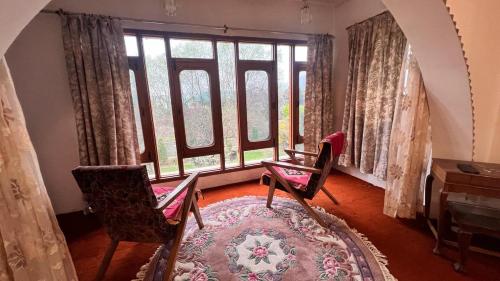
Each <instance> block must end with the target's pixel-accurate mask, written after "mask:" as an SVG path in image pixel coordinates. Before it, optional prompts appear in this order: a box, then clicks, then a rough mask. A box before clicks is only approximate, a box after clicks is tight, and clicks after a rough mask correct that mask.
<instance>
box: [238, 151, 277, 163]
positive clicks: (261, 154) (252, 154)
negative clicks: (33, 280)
mask: <svg viewBox="0 0 500 281" xmlns="http://www.w3.org/2000/svg"><path fill="white" fill-rule="evenodd" d="M273 152H274V149H273V148H272V147H269V148H263V149H256V150H249V151H245V152H244V155H245V165H253V164H260V161H262V160H273Z"/></svg>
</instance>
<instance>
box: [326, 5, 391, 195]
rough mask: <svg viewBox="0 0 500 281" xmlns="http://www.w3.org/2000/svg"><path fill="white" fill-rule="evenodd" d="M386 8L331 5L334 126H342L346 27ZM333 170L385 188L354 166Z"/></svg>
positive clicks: (382, 182)
mask: <svg viewBox="0 0 500 281" xmlns="http://www.w3.org/2000/svg"><path fill="white" fill-rule="evenodd" d="M385 10H386V7H385V6H384V4H382V2H381V1H379V0H350V1H346V2H343V3H342V4H341V5H338V6H336V7H335V24H334V26H335V54H334V61H335V63H334V74H333V76H334V82H333V85H334V92H335V100H334V106H335V128H336V130H341V129H342V119H343V116H344V102H345V92H346V84H347V70H348V65H349V46H348V36H347V30H346V28H347V27H349V26H351V25H353V24H355V23H358V22H360V21H363V20H366V19H368V18H370V17H373V16H375V15H377V14H380V13H382V12H383V11H385ZM337 169H339V170H341V171H343V172H345V173H347V174H350V175H352V176H355V177H357V178H360V179H362V180H364V181H367V182H369V183H371V184H373V185H375V186H378V187H385V181H383V180H379V179H378V178H377V177H375V176H373V175H370V174H363V173H361V172H360V171H359V169H357V168H352V167H349V168H346V167H340V166H339V167H337Z"/></svg>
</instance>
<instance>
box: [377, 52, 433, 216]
mask: <svg viewBox="0 0 500 281" xmlns="http://www.w3.org/2000/svg"><path fill="white" fill-rule="evenodd" d="M429 120H430V116H429V107H428V104H427V97H426V91H425V87H424V82H423V80H422V75H421V74H420V69H419V67H418V64H417V61H416V59H415V57H414V56H413V55H412V53H411V48H410V47H408V48H407V51H406V55H405V60H404V63H403V68H402V70H401V76H400V79H399V86H398V92H397V97H396V106H395V113H394V122H393V125H392V132H391V141H390V145H389V151H390V152H389V160H388V165H389V170H388V174H387V185H386V189H385V201H384V214H386V215H389V216H391V217H400V218H415V217H416V214H417V212H418V211H422V206H423V194H424V183H425V176H426V172H427V166H428V164H429V159H430V154H431V130H430V123H429Z"/></svg>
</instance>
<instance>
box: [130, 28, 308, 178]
mask: <svg viewBox="0 0 500 281" xmlns="http://www.w3.org/2000/svg"><path fill="white" fill-rule="evenodd" d="M124 35H132V36H136V39H137V46H138V50H139V55H138V56H137V57H128V60H129V68H130V69H131V70H132V71H134V74H135V78H136V85H137V95H138V101H139V111H140V113H141V124H142V128H143V137H144V145H145V151H144V153H142V154H141V162H143V163H146V162H153V164H154V167H155V178H154V179H151V181H152V182H153V183H159V182H165V181H172V180H178V179H183V178H186V177H187V176H188V174H186V173H185V169H184V159H186V158H190V157H198V156H206V155H213V154H219V156H220V168H219V169H215V170H214V169H212V170H205V171H202V172H201V173H202V175H215V174H221V173H227V172H236V171H243V170H248V169H253V168H258V167H262V164H260V163H258V164H251V165H249V164H247V165H245V160H244V152H245V151H249V150H255V149H261V148H273V151H274V153H273V159H274V160H278V159H279V155H278V154H279V142H278V95H277V90H278V89H277V64H278V60H277V46H278V45H288V46H290V60H291V62H292V63H291V65H290V68H291V69H290V76H291V83H290V84H291V85H290V101H289V102H290V106H292V107H293V110H291V112H290V121H289V122H290V141H289V144H290V148H291V149H293V148H294V147H295V144H297V143H302V142H303V138H302V137H301V136H299V135H298V124H299V123H298V122H299V120H298V73H299V71H302V70H305V66H306V65H307V62H296V61H295V46H304V45H306V41H305V40H293V39H292V40H288V39H274V38H256V37H244V36H225V35H212V34H198V33H181V32H167V31H152V30H141V29H124ZM144 37H156V38H162V39H163V40H164V43H165V51H166V61H167V68H168V70H167V71H168V77H169V85H170V97H171V102H172V114H173V118H174V119H173V120H174V132H175V138H176V148H177V160H178V161H177V163H178V168H179V174H178V175H168V176H161V175H160V165H159V160H158V158H159V157H158V151H157V146H156V137H155V129H154V120H153V115H152V106H151V100H150V95H149V88H148V82H147V74H146V65H145V56H144V49H143V43H142V38H144ZM172 38H175V39H188V40H208V41H211V43H212V52H213V56H212V58H211V59H206V58H173V57H172V56H171V49H170V39H172ZM217 42H227V43H233V44H234V50H235V56H234V59H235V71H236V73H235V77H236V81H235V82H236V102H237V105H236V108H237V111H238V112H237V116H238V122H237V124H238V139H239V141H238V142H239V145H238V154H239V166H235V167H226V166H225V155H224V136H223V127H222V126H223V125H222V108H221V96H220V94H221V93H220V85H219V82H220V80H219V65H218V53H217ZM239 43H257V44H270V45H272V48H273V49H272V52H273V59H272V60H270V61H265V60H240V56H239ZM182 70H205V71H207V73H208V74H209V77H210V88H211V95H210V97H211V105H212V122H213V130H214V132H213V133H214V144H213V145H211V146H208V147H201V148H189V147H188V146H187V143H186V136H185V127H184V120H183V119H184V115H183V112H182V99H181V98H182V97H181V92H180V91H181V90H180V83H179V81H178V80H179V79H178V78H179V76H178V74H180V72H181V71H182ZM248 70H257V71H259V70H263V71H266V72H267V74H268V78H269V99H270V101H269V106H270V122H269V123H270V124H269V125H270V131H269V132H270V139H268V140H265V141H258V142H250V141H249V140H248V130H247V128H248V127H247V126H248V124H247V120H246V96H245V83H244V82H242V81H244V76H245V72H246V71H248ZM242 78H243V80H241V79H242ZM176 80H177V81H176ZM296 105H297V106H296ZM282 160H283V159H282Z"/></svg>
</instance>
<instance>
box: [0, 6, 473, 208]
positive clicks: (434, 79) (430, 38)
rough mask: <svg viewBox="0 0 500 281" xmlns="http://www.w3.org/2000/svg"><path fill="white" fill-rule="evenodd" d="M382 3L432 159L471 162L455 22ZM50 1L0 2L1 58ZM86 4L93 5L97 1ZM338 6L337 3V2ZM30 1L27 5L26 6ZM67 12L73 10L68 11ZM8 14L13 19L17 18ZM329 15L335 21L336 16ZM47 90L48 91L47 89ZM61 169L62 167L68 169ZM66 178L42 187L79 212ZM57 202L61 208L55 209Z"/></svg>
mask: <svg viewBox="0 0 500 281" xmlns="http://www.w3.org/2000/svg"><path fill="white" fill-rule="evenodd" d="M223 1H231V0H223ZM375 1H376V2H377V5H378V6H380V7H381V8H382V9H385V7H384V5H382V4H381V3H380V0H372V1H368V0H350V1H349V2H359V3H357V4H358V6H363V4H365V3H367V2H375ZM381 1H382V2H384V4H385V6H386V7H387V8H388V9H389V10H390V11H391V12H392V13H393V15H394V17H395V18H396V20H397V21H398V23H399V24H400V26H401V28H402V29H403V31H404V32H405V34H406V36H407V38H408V40H409V42H410V43H411V44H412V45H413V48H414V51H415V54H416V56H417V59H418V61H419V64H420V67H421V69H422V73H423V76H424V80H425V83H426V86H427V88H428V94H429V102H430V109H431V119H432V120H431V122H432V129H433V140H432V141H433V156H434V157H442V158H455V159H465V160H470V159H471V157H472V151H473V145H472V143H473V141H472V140H473V137H472V136H473V131H472V127H473V126H472V124H473V123H472V110H471V100H470V93H469V85H468V76H467V69H466V66H465V61H464V58H463V55H462V51H461V46H460V42H459V41H458V37H457V34H456V31H455V29H454V26H453V22H452V21H451V18H450V16H449V14H448V12H447V10H446V7H445V5H444V3H443V2H442V1H439V0H422V1H396V0H381ZM48 2H50V1H48V0H40V1H25V2H23V5H21V4H19V3H17V1H13V0H8V1H6V0H2V2H1V3H0V5H1V6H0V26H1V27H0V28H1V31H2V32H1V33H0V57H3V55H4V53H5V51H6V50H7V48H8V46H9V45H10V44H11V43H12V41H13V40H14V39H15V37H16V36H17V34H18V33H20V32H21V30H22V28H23V27H24V26H25V25H27V24H28V23H29V21H30V20H31V18H33V17H34V16H35V15H36V14H37V13H38V11H39V10H40V9H41V8H42V7H43V6H44V5H46V4H47V3H48ZM89 2H93V3H94V2H95V1H89ZM106 2H109V3H107V4H103V5H106V8H105V9H107V10H106V11H108V12H109V11H112V8H113V7H111V4H116V3H115V2H114V1H106ZM158 2H159V1H158ZM185 2H189V1H185ZM221 2H222V1H221ZM337 2H340V3H341V1H337ZM349 2H347V3H349ZM413 2H418V3H413ZM28 3H29V4H30V5H28ZM290 3H292V2H290ZM297 3H298V2H297ZM360 3H361V4H360ZM64 9H66V8H64ZM68 9H69V10H70V11H72V10H71V8H68ZM103 13H105V12H103ZM10 15H16V17H13V16H10ZM333 16H334V17H335V16H336V15H333ZM37 19H39V17H37ZM51 20H52V22H56V23H57V21H58V20H57V18H56V17H54V18H52V19H51ZM316 20H318V17H316ZM328 23H330V22H329V21H324V22H323V24H325V25H326V24H328ZM36 24H37V25H38V28H42V27H41V26H40V24H43V22H39V21H37V22H36ZM299 27H300V26H299ZM4 31H5V32H4ZM31 32H32V33H36V30H35V31H33V30H32V31H31ZM317 32H320V31H317ZM321 32H326V31H321ZM49 35H50V38H43V36H42V35H41V34H39V35H38V37H39V38H40V40H58V39H59V36H58V34H56V33H53V34H49ZM44 50H48V49H42V50H41V52H44ZM53 51H54V50H53ZM61 52H62V51H61ZM23 55H24V54H23V53H22V52H19V55H18V57H23ZM8 59H9V58H7V63H9V61H8ZM23 63H24V64H25V66H29V65H30V60H29V59H28V58H26V59H24V61H23ZM49 63H51V64H54V61H51V62H49ZM57 71H59V72H61V75H65V74H64V73H63V72H65V69H64V67H61V68H60V69H58V70H57ZM32 72H33V71H32ZM33 74H34V73H33ZM26 79H29V78H26ZM339 79H341V78H339ZM66 80H67V79H66ZM66 80H64V81H66ZM61 83H62V84H63V83H64V82H63V80H61V82H60V83H59V84H61ZM54 84H58V83H54ZM21 86H23V85H19V88H21ZM26 87H27V86H25V88H26ZM30 87H31V88H33V89H31V90H32V91H31V92H32V93H31V94H30V95H31V96H30V97H29V98H30V99H36V98H38V99H40V98H42V97H33V96H32V95H33V94H34V93H36V91H38V90H39V89H38V88H37V87H36V86H30ZM63 90H64V89H63ZM45 91H49V90H47V89H45ZM49 92H50V91H49ZM63 93H64V94H66V92H64V91H63ZM62 97H64V98H66V99H69V97H68V96H67V95H62ZM51 98H52V99H55V98H58V97H56V96H55V94H54V93H52V97H51ZM32 103H33V104H34V105H33V107H35V109H34V110H38V111H40V109H39V108H38V107H39V106H37V105H35V102H32ZM338 103H341V102H338ZM342 106H343V104H342ZM71 110H72V109H71V108H69V109H68V110H66V111H65V112H64V113H65V114H66V115H65V117H66V118H65V119H67V121H66V122H68V123H72V122H73V119H72V118H71V116H72V111H71ZM54 118H55V117H54ZM340 118H341V117H340ZM337 119H338V118H337ZM27 121H28V127H30V123H29V120H27ZM340 121H341V120H340ZM32 126H35V125H32ZM37 126H38V125H37ZM39 131H40V130H39ZM39 134H46V132H43V131H41V132H39ZM71 135H72V137H73V138H76V136H75V135H76V134H71ZM35 147H36V146H35ZM40 150H44V149H40ZM38 152H39V154H44V153H45V154H46V155H39V156H40V158H43V157H45V158H51V162H50V163H52V164H49V165H48V166H47V165H45V167H48V168H47V169H49V168H50V169H52V168H54V167H58V168H59V169H60V168H61V161H58V160H57V158H54V156H53V155H50V153H49V152H45V151H38ZM73 158H74V159H70V160H71V161H69V160H68V159H66V160H68V161H67V162H68V163H69V165H70V166H71V165H76V164H77V155H76V152H75V155H74V157H73ZM41 163H42V172H43V169H44V163H43V161H41ZM72 163H74V164H72ZM56 165H57V166H56ZM53 166H54V167H53ZM72 167H74V166H71V167H70V168H68V169H71V168H72ZM64 168H65V169H66V167H64ZM65 176H67V179H66V180H65V181H62V180H61V177H62V175H61V174H59V173H57V174H56V175H52V178H51V177H49V178H46V181H47V182H46V184H48V185H51V184H52V185H54V189H57V190H56V191H55V193H58V194H56V195H55V198H58V199H59V198H62V199H64V200H62V199H61V200H57V199H54V198H53V196H52V195H53V194H50V192H51V190H50V186H49V188H48V189H49V194H50V195H51V198H52V199H53V204H54V205H55V208H56V212H69V211H75V210H77V209H78V208H79V206H77V204H76V203H77V202H79V201H81V199H80V196H79V194H77V195H75V196H74V197H76V198H72V199H71V198H68V197H71V196H69V195H68V184H73V185H74V181H73V179H72V178H70V175H69V174H68V175H65ZM44 177H45V175H44ZM55 177H57V181H54V178H55ZM66 183H67V184H66ZM74 189H75V191H76V190H77V189H76V186H74ZM69 199H71V200H69ZM72 200H73V201H72ZM61 202H62V203H61ZM59 204H61V205H60V206H58V205H59Z"/></svg>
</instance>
